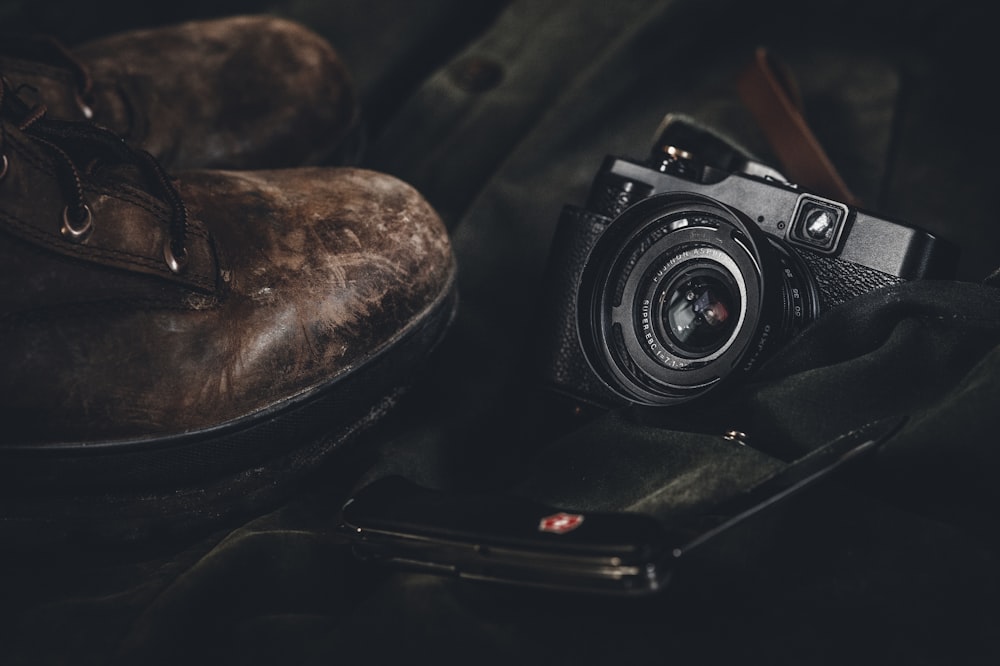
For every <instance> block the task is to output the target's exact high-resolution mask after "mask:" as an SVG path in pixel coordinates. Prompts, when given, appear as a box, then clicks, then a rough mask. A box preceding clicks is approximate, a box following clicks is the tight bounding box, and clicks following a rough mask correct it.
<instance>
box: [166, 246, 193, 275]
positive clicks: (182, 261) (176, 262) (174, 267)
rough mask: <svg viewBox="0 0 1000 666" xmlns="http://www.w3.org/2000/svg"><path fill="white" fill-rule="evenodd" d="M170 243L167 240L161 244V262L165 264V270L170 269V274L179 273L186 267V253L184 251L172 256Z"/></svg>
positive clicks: (172, 250)
mask: <svg viewBox="0 0 1000 666" xmlns="http://www.w3.org/2000/svg"><path fill="white" fill-rule="evenodd" d="M171 245H172V243H171V242H170V240H167V241H166V242H165V243H163V260H164V261H166V262H167V268H169V269H170V272H171V273H175V274H176V273H180V272H181V271H183V270H184V267H185V266H187V260H188V253H187V250H184V252H183V254H181V255H176V254H174V249H173V248H172V247H170V246H171Z"/></svg>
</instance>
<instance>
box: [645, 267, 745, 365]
mask: <svg viewBox="0 0 1000 666" xmlns="http://www.w3.org/2000/svg"><path fill="white" fill-rule="evenodd" d="M727 278H728V276H723V275H721V274H719V273H718V272H716V271H714V270H713V269H712V268H711V267H709V266H701V267H699V268H697V269H688V270H685V271H684V272H683V274H682V275H680V276H678V277H677V278H676V279H675V280H674V281H673V283H672V284H671V285H670V286H669V287H668V288H667V289H664V290H663V291H662V292H661V293H660V296H659V298H658V299H657V304H656V306H657V311H658V317H657V323H658V324H659V325H660V329H659V330H660V333H661V335H663V336H664V337H665V338H667V339H669V340H670V341H671V342H672V344H673V346H674V347H675V348H676V349H677V351H678V352H679V353H681V354H684V355H686V356H690V357H691V358H698V357H699V356H703V355H706V354H710V353H712V352H715V351H718V350H719V349H720V348H721V347H722V346H723V345H724V344H725V343H726V342H727V341H728V340H729V338H730V337H731V336H732V332H733V329H734V327H735V325H736V314H737V313H738V312H739V308H740V302H739V297H738V295H737V293H735V289H734V288H733V287H734V285H733V284H732V280H731V279H727ZM730 313H733V316H730Z"/></svg>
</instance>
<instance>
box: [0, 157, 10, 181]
mask: <svg viewBox="0 0 1000 666" xmlns="http://www.w3.org/2000/svg"><path fill="white" fill-rule="evenodd" d="M9 168H10V160H8V159H7V156H6V155H3V154H0V180H3V179H4V177H5V176H6V175H7V170H8V169H9Z"/></svg>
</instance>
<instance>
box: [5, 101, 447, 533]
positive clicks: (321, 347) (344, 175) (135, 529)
mask: <svg viewBox="0 0 1000 666" xmlns="http://www.w3.org/2000/svg"><path fill="white" fill-rule="evenodd" d="M0 121H2V125H0V156H2V158H0V285H2V289H0V422H2V423H3V431H2V437H0V535H2V534H3V533H4V531H5V530H7V534H8V536H9V537H10V538H20V536H19V535H18V533H17V530H18V529H20V528H22V527H25V526H31V527H32V528H33V529H34V528H37V526H38V523H39V521H41V522H43V523H45V524H46V525H48V524H49V521H51V528H52V535H51V536H52V538H56V537H60V538H61V537H64V536H66V535H67V534H69V533H72V532H73V530H76V529H78V527H79V529H81V530H84V531H87V532H88V533H97V534H99V535H102V536H106V537H115V538H118V537H137V536H142V535H146V534H148V533H150V532H151V531H155V530H157V529H159V528H160V525H159V523H161V522H164V523H168V524H171V521H179V522H181V523H184V524H186V525H189V526H190V525H197V524H199V523H201V522H205V521H208V520H209V519H214V518H217V517H219V516H220V515H228V514H229V513H231V512H233V511H237V510H240V509H243V508H245V506H244V505H250V506H256V503H257V502H258V501H259V500H261V499H266V498H270V497H273V496H274V493H275V492H279V491H281V489H283V488H286V487H287V484H288V482H289V481H292V480H296V479H298V478H299V477H300V476H301V474H303V473H304V472H305V471H307V470H310V469H312V468H313V467H314V466H315V465H316V463H317V462H318V461H320V460H322V459H324V457H325V456H327V454H329V453H330V452H331V451H333V450H335V449H336V448H337V447H338V446H339V445H340V444H341V443H343V442H345V441H348V440H349V439H350V438H351V437H352V436H353V435H354V434H355V433H356V432H357V431H358V430H359V429H361V428H362V427H363V426H365V425H366V424H370V423H373V422H375V421H377V420H378V419H379V418H380V417H381V416H382V415H383V414H384V413H385V412H386V410H388V409H389V408H390V407H391V406H392V405H393V404H394V403H395V402H396V400H397V398H398V397H399V395H400V393H401V391H402V390H403V389H404V388H405V387H406V386H408V385H409V384H410V383H411V382H412V381H413V378H414V373H415V372H416V370H417V369H418V367H419V365H420V363H421V362H422V361H423V360H424V359H425V357H426V356H427V354H428V352H429V350H430V349H431V348H432V347H434V345H435V344H436V343H437V342H438V341H439V340H440V338H441V337H442V335H443V333H444V331H445V330H446V327H447V325H448V323H449V322H450V320H451V317H452V313H453V310H454V307H455V287H454V272H455V265H454V261H453V255H452V251H451V248H450V244H449V239H448V236H447V233H446V230H445V227H444V226H443V224H442V223H441V221H440V219H439V217H438V216H437V214H436V213H435V212H434V211H433V210H432V209H431V207H430V206H429V205H428V204H427V202H426V201H425V200H424V199H423V198H422V197H421V195H420V194H418V193H417V192H416V191H415V190H414V189H412V188H411V187H409V186H408V185H406V184H404V183H402V182H400V181H399V180H396V179H395V178H393V177H391V176H388V175H384V174H380V173H376V172H371V171H366V170H361V169H355V168H348V167H343V168H336V167H303V168H296V169H287V170H272V171H244V172H237V171H209V170H204V171H190V172H186V173H183V174H180V175H179V176H178V179H177V180H173V179H171V178H170V177H168V176H167V175H166V173H165V172H164V171H163V169H162V167H160V166H159V165H158V163H157V162H156V161H155V160H154V159H153V158H152V157H151V156H150V155H149V154H148V153H143V152H141V151H136V150H133V149H131V148H129V147H127V145H126V144H125V143H124V142H122V141H121V139H120V138H118V137H116V136H115V135H114V134H112V133H111V132H108V131H106V130H103V129H102V128H99V127H96V126H94V125H92V124H90V123H78V122H60V121H52V120H49V119H47V118H45V117H40V116H39V110H38V109H33V108H31V107H29V106H27V105H26V104H24V103H23V102H22V100H20V99H19V98H17V97H16V96H15V95H14V94H13V92H12V90H10V89H9V88H7V87H6V86H4V90H3V91H2V105H0ZM122 498H126V499H122ZM67 525H70V527H67ZM67 530H69V531H68V532H67ZM57 533H58V534H57ZM12 534H13V536H12ZM35 536H38V534H37V533H35ZM6 542H7V543H12V541H10V540H9V539H8V540H7V541H6Z"/></svg>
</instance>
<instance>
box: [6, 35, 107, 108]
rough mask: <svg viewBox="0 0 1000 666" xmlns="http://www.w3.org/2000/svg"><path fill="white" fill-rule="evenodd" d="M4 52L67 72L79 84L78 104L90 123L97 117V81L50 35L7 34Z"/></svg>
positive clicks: (77, 91)
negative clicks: (94, 88) (95, 113)
mask: <svg viewBox="0 0 1000 666" xmlns="http://www.w3.org/2000/svg"><path fill="white" fill-rule="evenodd" d="M0 44H2V47H0V49H2V52H3V53H4V55H9V56H12V57H15V58H23V59H25V60H30V61H33V62H43V63H48V64H50V65H54V66H56V67H60V68H62V69H66V70H68V71H69V72H70V73H71V74H72V76H73V79H74V81H75V82H76V104H77V106H79V107H80V111H81V112H82V113H83V115H84V117H85V118H86V119H87V120H91V119H92V118H93V117H94V110H93V104H94V101H93V99H92V98H91V92H92V91H93V87H94V82H93V79H91V77H90V72H89V71H88V70H87V68H86V67H84V65H83V63H81V62H80V61H79V60H77V58H76V56H74V55H73V54H72V53H71V52H70V50H69V49H67V48H66V47H65V46H64V45H63V43H62V42H60V41H59V40H58V39H56V38H55V37H52V36H50V35H17V34H14V35H11V34H4V35H3V36H2V39H0Z"/></svg>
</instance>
